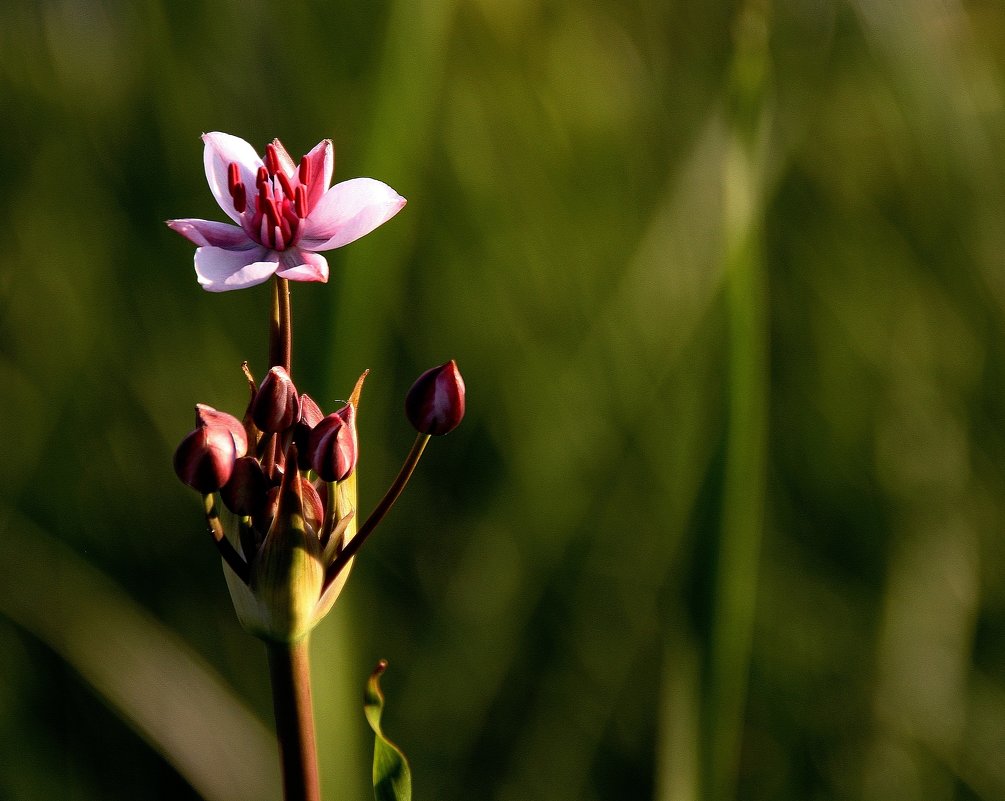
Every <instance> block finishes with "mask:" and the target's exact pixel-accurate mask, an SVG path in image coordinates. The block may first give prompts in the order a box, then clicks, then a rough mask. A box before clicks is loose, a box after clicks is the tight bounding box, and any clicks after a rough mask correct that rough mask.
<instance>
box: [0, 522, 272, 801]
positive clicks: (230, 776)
mask: <svg viewBox="0 0 1005 801" xmlns="http://www.w3.org/2000/svg"><path fill="white" fill-rule="evenodd" d="M0 614H3V615H6V616H7V617H8V618H10V619H11V620H12V621H14V622H15V623H17V624H18V625H20V626H22V627H23V628H25V629H26V630H27V631H29V632H31V633H32V634H33V635H35V636H36V637H38V638H39V639H40V640H41V641H42V642H44V643H45V644H46V645H48V646H49V647H50V648H52V649H53V650H54V651H55V652H56V653H58V654H59V655H60V656H61V657H62V658H63V659H65V660H66V661H67V663H68V664H69V665H70V666H72V667H73V668H74V669H75V670H76V671H77V672H78V673H79V674H80V676H81V677H82V678H83V679H84V680H85V681H86V682H87V683H88V684H90V685H91V687H93V688H94V691H95V692H96V693H98V695H100V696H101V697H102V698H103V699H104V700H105V702H106V703H107V704H108V705H109V706H110V707H111V708H112V709H114V710H116V711H117V712H118V713H119V714H120V715H122V717H123V718H125V719H126V720H127V721H128V722H129V724H130V725H131V726H132V727H133V728H134V729H135V730H136V731H137V732H138V733H139V734H140V736H141V737H143V739H145V740H146V741H147V742H148V743H149V744H150V746H151V747H153V748H154V749H155V750H156V751H157V752H158V753H160V754H161V755H162V756H163V757H164V759H165V760H167V761H168V762H169V763H170V764H171V765H173V766H174V768H175V769H176V770H177V771H178V773H179V774H180V775H181V776H182V777H184V778H185V780H186V781H188V783H189V784H191V785H192V787H193V788H195V790H196V791H197V792H198V793H199V794H200V795H201V796H202V797H203V798H204V799H206V801H267V800H268V801H271V799H273V798H274V791H275V788H276V787H278V786H279V770H278V764H277V761H276V755H275V747H274V744H273V738H272V735H271V734H270V733H269V731H268V730H267V729H266V728H265V726H264V725H263V724H262V722H261V721H260V720H259V719H258V718H257V717H255V715H254V714H252V713H251V712H250V711H249V710H248V709H247V708H246V707H245V706H244V704H243V703H242V702H241V701H240V700H239V699H238V698H237V697H235V695H234V694H233V692H232V691H231V690H230V689H229V688H228V687H227V686H226V685H225V684H224V682H223V680H222V679H221V678H220V677H219V676H217V675H216V674H215V673H214V672H213V670H212V669H211V668H210V667H209V666H208V665H206V664H204V663H203V662H202V660H201V659H200V658H199V657H198V656H197V655H196V654H194V653H193V652H192V651H191V650H190V649H189V648H188V646H187V645H186V644H185V643H184V642H182V641H181V640H180V639H179V638H178V637H177V636H176V635H175V634H173V633H172V632H171V631H169V630H168V629H166V628H165V627H164V626H163V625H161V624H160V623H158V622H157V621H156V620H154V619H153V618H151V617H150V616H149V615H147V614H146V612H145V611H144V610H143V609H141V608H140V607H138V606H137V605H136V604H135V603H134V602H133V601H132V600H131V599H129V598H128V597H127V596H126V595H125V594H124V593H123V592H122V591H121V590H120V589H119V588H118V587H116V586H115V585H114V584H113V583H112V582H111V581H110V580H109V579H108V578H107V577H105V576H104V575H103V574H102V573H101V572H99V571H98V570H96V569H95V568H94V567H92V566H91V565H89V564H87V563H86V562H85V561H84V560H83V559H81V558H80V557H79V556H77V555H76V554H74V553H73V552H72V551H71V550H70V549H68V548H66V547H65V546H64V545H63V544H62V543H60V542H59V541H58V540H56V539H54V538H53V537H51V536H50V535H48V534H46V533H45V532H44V531H42V530H40V529H39V528H37V527H36V526H34V525H33V524H31V523H30V522H29V521H27V520H25V519H23V518H21V517H19V516H17V515H15V514H14V513H12V512H8V511H6V510H0ZM94 736H95V737H98V736H100V733H99V732H97V731H96V732H94Z"/></svg>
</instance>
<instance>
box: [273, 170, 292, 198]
mask: <svg viewBox="0 0 1005 801" xmlns="http://www.w3.org/2000/svg"><path fill="white" fill-rule="evenodd" d="M276 179H277V180H278V181H279V185H280V186H281V187H283V192H284V194H285V195H286V197H293V185H292V184H291V183H290V179H289V178H287V177H286V173H285V172H277V173H276Z"/></svg>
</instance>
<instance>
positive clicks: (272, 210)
mask: <svg viewBox="0 0 1005 801" xmlns="http://www.w3.org/2000/svg"><path fill="white" fill-rule="evenodd" d="M202 141H203V142H204V143H205V150H204V152H203V162H204V164H205V167H206V179H207V180H208V181H209V188H210V189H211V190H212V192H213V196H214V197H215V198H216V200H217V202H218V203H219V204H220V208H222V209H223V211H224V212H225V213H226V214H227V216H228V217H230V219H232V220H233V221H234V222H235V223H237V225H230V224H229V223H222V222H214V221H212V220H197V219H186V220H168V221H167V224H168V226H169V227H170V228H171V229H172V230H174V231H177V232H178V233H179V234H181V235H182V236H184V237H185V238H187V239H188V240H190V241H191V242H193V243H195V244H196V245H198V248H197V249H196V251H195V274H196V277H197V278H198V279H199V283H200V284H201V285H202V287H203V288H204V289H207V290H209V291H210V292H227V291H229V290H231V289H243V288H244V287H248V286H254V285H255V284H261V283H263V282H265V281H267V280H268V279H269V278H270V277H271V276H273V275H277V276H279V277H280V278H287V279H289V280H291V281H320V282H322V283H323V282H325V281H327V280H328V261H327V260H326V259H325V257H324V256H322V255H321V254H320V253H319V252H318V251H324V250H332V249H334V248H338V247H342V246H343V245H348V244H349V243H350V242H353V241H355V240H357V239H359V238H360V237H361V236H364V235H366V234H368V233H370V232H371V231H372V230H373V229H374V228H376V227H377V226H379V225H381V224H383V223H385V222H387V221H388V220H389V219H391V217H393V216H394V215H395V214H397V213H398V212H399V211H400V210H401V208H402V206H404V205H405V198H403V197H401V196H400V195H399V194H398V193H397V192H395V191H394V190H393V189H392V188H391V187H389V186H388V185H387V184H385V183H382V182H381V181H376V180H374V179H373V178H353V179H352V180H349V181H342V182H341V183H337V184H335V186H331V185H330V184H331V179H332V172H333V170H334V165H335V157H334V153H333V148H332V143H331V140H330V139H325V140H324V141H322V142H319V143H318V144H317V146H315V147H314V149H313V150H311V151H310V153H308V154H307V155H305V156H304V157H303V158H302V159H300V163H299V165H297V164H295V163H294V161H293V159H292V158H291V157H290V154H289V153H287V151H286V148H285V147H283V145H282V143H281V142H280V141H279V140H278V139H274V140H273V141H272V144H270V145H267V146H266V148H265V158H264V159H263V158H261V157H259V155H258V153H257V152H256V151H255V149H254V148H253V147H252V146H251V145H250V144H248V143H247V142H245V141H244V140H243V139H241V138H240V137H237V136H232V135H231V134H226V133H220V132H213V133H208V134H203V136H202Z"/></svg>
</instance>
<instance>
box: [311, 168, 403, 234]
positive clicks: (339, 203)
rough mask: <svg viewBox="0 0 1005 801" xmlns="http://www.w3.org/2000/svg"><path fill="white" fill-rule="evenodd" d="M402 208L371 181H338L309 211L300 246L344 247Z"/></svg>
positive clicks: (398, 198) (381, 185)
mask: <svg viewBox="0 0 1005 801" xmlns="http://www.w3.org/2000/svg"><path fill="white" fill-rule="evenodd" d="M404 205H405V198H403V197H401V195H399V194H398V193H397V192H395V191H394V190H393V189H391V187H389V186H388V185H387V184H385V183H381V182H380V181H375V180H374V179H373V178H353V179H352V180H351V181H342V183H339V184H335V186H333V187H332V188H331V189H329V190H328V191H327V192H325V194H324V196H323V197H322V198H321V200H320V202H319V203H318V205H317V207H316V208H313V209H311V212H310V214H309V215H308V216H307V219H306V220H304V233H303V236H302V237H301V239H300V244H301V245H302V246H303V247H304V249H305V250H331V249H332V248H338V247H342V245H348V244H349V243H350V242H354V241H355V240H357V239H359V238H360V237H361V236H364V235H366V234H368V233H370V232H371V231H372V230H373V229H374V228H376V227H377V226H378V225H381V224H383V223H385V222H387V221H388V220H390V219H391V218H392V217H393V216H394V215H395V214H397V213H398V212H399V211H400V210H401V208H402V206H404Z"/></svg>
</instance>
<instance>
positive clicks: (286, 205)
mask: <svg viewBox="0 0 1005 801" xmlns="http://www.w3.org/2000/svg"><path fill="white" fill-rule="evenodd" d="M309 175H310V165H309V164H308V161H307V157H306V156H305V157H304V158H302V159H301V160H300V168H299V169H298V170H297V174H296V176H294V177H293V179H292V180H291V179H290V177H289V176H288V175H287V174H286V171H285V170H284V169H283V167H282V164H281V163H280V160H279V154H278V152H277V151H276V148H275V145H267V146H266V148H265V166H263V167H259V168H258V175H256V176H255V187H256V189H257V190H258V192H257V194H256V195H255V197H254V209H252V208H250V207H249V205H248V190H247V188H246V187H245V185H244V182H243V181H242V180H241V171H240V168H239V167H238V165H237V162H231V163H230V165H229V167H228V171H227V184H228V189H229V190H230V197H231V198H232V199H233V201H234V210H235V211H236V212H237V213H238V214H240V215H241V224H242V226H243V227H244V230H245V231H247V232H248V235H249V236H250V237H251V238H252V239H254V240H256V241H257V242H258V243H259V244H261V245H264V246H265V247H267V248H269V249H270V250H279V251H282V250H286V249H287V248H290V247H293V246H294V245H295V244H296V243H297V240H298V239H299V238H300V230H301V227H302V225H303V222H304V220H305V219H306V218H307V214H308V213H309V211H310V210H309V209H308V208H307V184H308V180H309Z"/></svg>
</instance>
